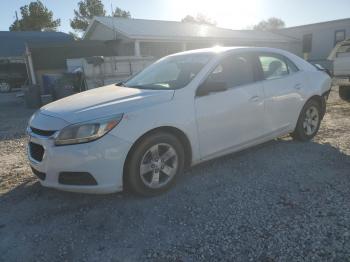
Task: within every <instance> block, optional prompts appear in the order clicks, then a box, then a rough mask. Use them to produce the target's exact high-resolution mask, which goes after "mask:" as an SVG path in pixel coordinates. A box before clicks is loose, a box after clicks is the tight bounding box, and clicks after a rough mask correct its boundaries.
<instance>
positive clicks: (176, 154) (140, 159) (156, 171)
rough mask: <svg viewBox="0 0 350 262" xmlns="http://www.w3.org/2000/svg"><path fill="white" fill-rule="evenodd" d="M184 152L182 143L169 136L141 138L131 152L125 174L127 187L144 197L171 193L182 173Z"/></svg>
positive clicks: (160, 135)
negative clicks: (170, 190)
mask: <svg viewBox="0 0 350 262" xmlns="http://www.w3.org/2000/svg"><path fill="white" fill-rule="evenodd" d="M183 167H184V149H183V147H182V145H181V142H180V141H179V140H178V139H177V138H176V137H175V136H173V135H171V134H168V133H156V134H152V135H150V136H148V137H146V138H144V139H143V140H142V141H141V142H140V143H138V144H137V145H136V147H135V149H134V150H133V151H132V152H131V155H130V159H129V160H128V164H127V170H126V174H125V175H126V183H127V186H128V187H129V188H130V189H131V190H132V191H133V192H134V193H137V194H140V195H144V196H153V195H157V194H160V193H163V192H165V191H167V190H168V189H170V188H171V187H172V186H173V185H174V184H175V182H176V179H177V177H178V176H179V174H181V172H182V171H183Z"/></svg>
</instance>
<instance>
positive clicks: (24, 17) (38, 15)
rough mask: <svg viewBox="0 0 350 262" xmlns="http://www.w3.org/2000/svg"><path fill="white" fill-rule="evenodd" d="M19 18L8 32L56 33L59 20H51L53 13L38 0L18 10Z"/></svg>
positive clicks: (59, 23)
mask: <svg viewBox="0 0 350 262" xmlns="http://www.w3.org/2000/svg"><path fill="white" fill-rule="evenodd" d="M20 12H21V18H20V19H16V21H14V22H13V23H12V25H11V26H10V28H9V30H10V31H56V30H57V27H59V26H60V25H61V20H60V19H53V13H52V11H50V10H49V9H47V7H46V6H44V5H43V3H42V2H41V1H39V0H37V1H35V2H31V3H30V4H29V5H25V6H22V7H21V8H20Z"/></svg>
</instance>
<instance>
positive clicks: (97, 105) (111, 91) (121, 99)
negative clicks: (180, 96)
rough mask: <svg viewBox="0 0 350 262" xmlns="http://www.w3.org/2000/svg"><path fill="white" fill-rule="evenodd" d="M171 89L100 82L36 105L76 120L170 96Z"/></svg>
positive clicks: (135, 106) (42, 110)
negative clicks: (88, 88) (89, 87)
mask: <svg viewBox="0 0 350 262" xmlns="http://www.w3.org/2000/svg"><path fill="white" fill-rule="evenodd" d="M173 95H174V90H145V89H143V90H142V89H137V88H128V87H120V86H116V85H109V86H104V87H100V88H96V89H92V90H89V91H85V92H82V93H79V94H75V95H72V96H68V97H66V98H63V99H60V100H58V101H55V102H53V103H50V104H48V105H46V106H44V107H42V108H41V109H40V113H41V114H44V115H48V116H53V117H58V118H60V119H63V120H65V121H67V122H69V123H78V122H83V121H88V120H92V119H97V118H101V117H105V116H109V115H113V114H119V113H127V112H128V111H133V110H137V109H138V108H142V107H147V106H151V105H154V104H158V103H164V102H167V101H169V100H171V99H172V97H173Z"/></svg>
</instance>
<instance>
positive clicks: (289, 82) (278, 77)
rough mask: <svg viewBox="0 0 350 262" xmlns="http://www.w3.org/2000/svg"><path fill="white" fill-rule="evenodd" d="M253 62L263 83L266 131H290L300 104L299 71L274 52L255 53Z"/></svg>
mask: <svg viewBox="0 0 350 262" xmlns="http://www.w3.org/2000/svg"><path fill="white" fill-rule="evenodd" d="M257 60H258V64H259V68H260V72H261V78H262V80H263V81H262V84H263V88H264V96H265V117H264V118H265V126H266V130H267V131H268V132H269V133H274V132H276V133H284V132H286V131H291V129H293V128H294V126H293V125H294V124H295V121H296V119H297V118H298V115H299V111H300V108H301V107H302V104H303V103H304V101H303V98H302V95H301V93H300V91H301V89H302V88H304V86H303V81H302V79H301V76H300V74H299V70H298V68H297V67H296V66H295V65H294V64H293V63H292V62H291V61H290V60H289V59H288V58H287V57H285V56H283V55H279V54H276V53H258V54H257Z"/></svg>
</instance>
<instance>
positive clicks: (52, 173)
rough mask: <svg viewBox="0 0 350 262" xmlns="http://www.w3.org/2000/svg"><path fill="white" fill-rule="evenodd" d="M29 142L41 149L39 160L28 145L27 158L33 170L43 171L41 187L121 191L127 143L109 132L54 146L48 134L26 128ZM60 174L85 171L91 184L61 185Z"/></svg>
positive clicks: (74, 190)
mask: <svg viewBox="0 0 350 262" xmlns="http://www.w3.org/2000/svg"><path fill="white" fill-rule="evenodd" d="M28 135H29V143H34V144H36V145H40V146H42V147H43V149H44V151H43V152H44V153H43V155H42V160H41V161H38V157H33V155H32V153H33V152H31V150H30V148H29V146H28V150H27V152H28V158H29V162H30V165H31V167H32V168H33V169H34V171H37V172H39V173H41V174H45V176H44V177H45V178H44V179H39V181H40V183H41V184H42V185H43V186H46V187H51V188H56V189H61V190H65V191H71V192H81V193H95V194H98V193H101V194H102V193H114V192H118V191H122V190H123V168H124V162H125V159H126V156H127V153H128V152H129V150H130V148H131V143H129V142H127V141H124V140H122V139H120V138H117V137H115V136H113V135H111V134H107V135H105V136H104V137H102V138H100V139H98V140H96V141H93V142H90V143H85V144H76V145H66V146H55V145H54V140H53V138H52V137H44V136H40V135H37V134H34V133H32V132H30V130H29V131H28ZM62 173H64V174H65V175H67V173H79V174H81V173H89V174H91V176H92V177H93V178H94V180H95V181H96V184H95V185H66V184H62V179H61V180H60V177H61V178H62V176H61V175H62Z"/></svg>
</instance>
